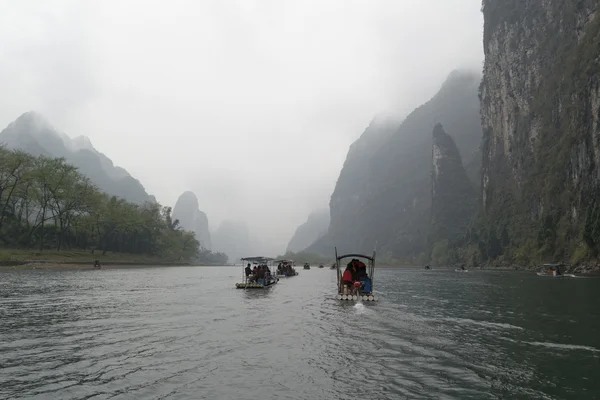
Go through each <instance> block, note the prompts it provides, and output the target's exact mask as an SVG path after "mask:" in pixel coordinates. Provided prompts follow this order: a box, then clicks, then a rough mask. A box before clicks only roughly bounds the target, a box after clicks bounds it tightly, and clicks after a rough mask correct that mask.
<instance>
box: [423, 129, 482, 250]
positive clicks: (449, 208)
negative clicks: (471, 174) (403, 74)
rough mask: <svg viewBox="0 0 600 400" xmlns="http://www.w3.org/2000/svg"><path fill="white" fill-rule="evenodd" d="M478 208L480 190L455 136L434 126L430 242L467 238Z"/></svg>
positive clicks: (454, 240)
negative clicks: (471, 179)
mask: <svg viewBox="0 0 600 400" xmlns="http://www.w3.org/2000/svg"><path fill="white" fill-rule="evenodd" d="M475 210H476V194H475V189H474V188H473V185H472V184H471V182H470V181H469V178H468V177H467V173H466V172H465V169H464V167H463V164H462V159H461V157H460V152H459V150H458V148H457V147H456V144H455V143H454V140H452V138H451V137H450V135H448V134H447V133H446V132H445V131H444V128H443V127H442V125H441V124H437V125H436V126H435V128H434V129H433V146H432V168H431V222H430V235H429V238H430V242H432V243H434V242H436V241H438V240H448V241H449V242H450V243H453V242H454V243H456V242H459V241H460V240H462V239H463V237H464V235H465V232H466V231H467V228H468V227H469V225H470V224H471V222H472V220H473V216H474V214H475Z"/></svg>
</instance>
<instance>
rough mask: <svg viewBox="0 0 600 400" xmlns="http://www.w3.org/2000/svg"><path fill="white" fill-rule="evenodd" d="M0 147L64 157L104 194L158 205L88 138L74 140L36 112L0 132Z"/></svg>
mask: <svg viewBox="0 0 600 400" xmlns="http://www.w3.org/2000/svg"><path fill="white" fill-rule="evenodd" d="M0 144H3V145H6V146H7V147H8V148H10V149H21V150H23V151H26V152H27V153H30V154H32V155H35V156H39V155H44V156H47V157H64V158H65V159H66V161H67V162H68V163H70V164H72V165H74V166H76V167H77V168H78V169H79V171H80V172H81V173H82V174H83V175H85V176H87V177H88V178H89V179H90V180H91V181H92V183H94V184H95V185H96V186H98V188H99V189H100V190H102V191H103V192H106V193H108V194H110V195H113V196H117V197H121V198H124V199H126V200H128V201H131V202H134V203H137V204H143V203H145V202H146V201H150V202H156V199H155V198H154V196H150V195H149V194H148V193H146V190H145V189H144V187H143V186H142V184H141V183H140V182H139V181H138V180H137V179H134V178H133V177H132V176H131V175H130V174H129V173H128V172H127V171H126V170H124V169H123V168H120V167H116V166H115V165H114V164H113V162H112V161H111V160H110V158H108V157H107V156H105V155H104V154H102V153H100V152H99V151H97V150H96V149H95V148H94V146H93V145H92V143H91V142H90V140H89V139H88V138H87V137H85V136H79V137H76V138H75V139H71V138H70V137H69V136H67V135H66V134H64V133H62V132H58V131H57V130H56V129H54V127H52V125H50V124H49V123H48V122H47V121H46V119H45V118H44V117H42V116H41V115H39V114H37V113H35V112H27V113H25V114H23V115H21V116H20V117H19V118H17V119H16V120H15V121H14V122H12V123H11V124H9V125H8V126H7V127H6V128H5V129H4V130H3V131H2V132H0Z"/></svg>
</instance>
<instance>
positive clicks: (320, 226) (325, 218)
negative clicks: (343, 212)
mask: <svg viewBox="0 0 600 400" xmlns="http://www.w3.org/2000/svg"><path fill="white" fill-rule="evenodd" d="M328 228H329V210H328V209H326V210H319V211H315V212H313V213H311V214H310V215H309V216H308V219H307V220H306V222H305V223H303V224H302V225H300V226H299V227H298V228H297V229H296V232H295V233H294V236H292V239H291V240H290V242H289V243H288V245H287V249H286V252H287V251H291V252H294V253H297V252H299V251H302V250H304V249H306V248H307V247H308V246H310V245H311V244H313V243H314V242H315V241H316V240H317V239H319V238H321V237H322V236H324V235H325V234H326V233H327V229H328Z"/></svg>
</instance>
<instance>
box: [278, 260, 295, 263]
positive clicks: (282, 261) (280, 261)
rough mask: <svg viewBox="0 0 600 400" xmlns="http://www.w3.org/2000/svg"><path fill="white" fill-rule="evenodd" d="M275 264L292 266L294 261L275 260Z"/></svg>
mask: <svg viewBox="0 0 600 400" xmlns="http://www.w3.org/2000/svg"><path fill="white" fill-rule="evenodd" d="M274 263H275V264H279V263H284V264H293V263H294V260H275V261H274Z"/></svg>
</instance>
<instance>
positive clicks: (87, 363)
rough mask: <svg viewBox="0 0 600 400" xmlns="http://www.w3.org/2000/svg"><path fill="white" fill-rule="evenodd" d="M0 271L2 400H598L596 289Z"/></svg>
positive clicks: (599, 294) (502, 281)
mask: <svg viewBox="0 0 600 400" xmlns="http://www.w3.org/2000/svg"><path fill="white" fill-rule="evenodd" d="M298 270H299V271H300V275H299V276H297V277H293V278H287V279H285V278H284V279H282V280H281V281H280V282H279V284H277V285H275V286H274V287H272V288H271V289H268V290H264V291H263V290H260V291H251V290H248V291H244V290H236V289H235V288H234V284H235V282H236V281H238V280H239V278H240V276H241V268H231V267H211V268H208V267H196V268H194V267H168V268H146V269H106V270H88V271H75V270H70V271H46V270H24V269H8V268H4V269H0V398H2V399H261V400H268V399H368V400H375V399H403V398H407V399H521V398H522V399H595V398H600V379H599V378H600V279H570V278H563V279H554V278H542V277H537V276H535V274H533V273H521V272H497V271H496V272H494V271H470V272H468V273H455V272H453V271H449V270H431V271H425V270H420V269H378V270H377V271H376V276H375V282H374V286H375V289H376V292H378V295H379V298H380V301H379V302H378V303H376V304H372V303H367V302H365V303H364V304H357V305H355V304H354V303H352V304H345V303H342V302H340V301H338V300H335V299H334V294H335V293H334V287H335V271H331V270H329V269H317V268H312V269H311V270H302V269H301V268H299V269H298Z"/></svg>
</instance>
